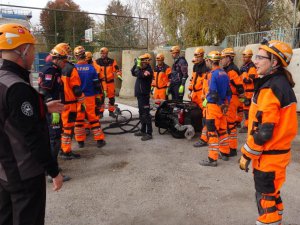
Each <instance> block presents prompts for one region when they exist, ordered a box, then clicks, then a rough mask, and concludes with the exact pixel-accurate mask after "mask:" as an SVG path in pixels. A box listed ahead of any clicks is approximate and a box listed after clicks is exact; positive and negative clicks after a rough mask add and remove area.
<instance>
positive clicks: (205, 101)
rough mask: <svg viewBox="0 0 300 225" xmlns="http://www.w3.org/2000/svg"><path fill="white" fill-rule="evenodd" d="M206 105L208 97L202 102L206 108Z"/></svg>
mask: <svg viewBox="0 0 300 225" xmlns="http://www.w3.org/2000/svg"><path fill="white" fill-rule="evenodd" d="M206 105H207V99H206V98H205V99H204V100H203V102H202V106H203V107H204V108H205V107H206Z"/></svg>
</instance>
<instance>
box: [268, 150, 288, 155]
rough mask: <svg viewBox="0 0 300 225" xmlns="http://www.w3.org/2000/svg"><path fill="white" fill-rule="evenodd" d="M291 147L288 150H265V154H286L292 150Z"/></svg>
mask: <svg viewBox="0 0 300 225" xmlns="http://www.w3.org/2000/svg"><path fill="white" fill-rule="evenodd" d="M290 150H291V149H288V150H268V151H263V152H262V154H263V155H281V154H286V153H288V152H289V151H290Z"/></svg>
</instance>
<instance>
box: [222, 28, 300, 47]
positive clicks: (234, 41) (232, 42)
mask: <svg viewBox="0 0 300 225" xmlns="http://www.w3.org/2000/svg"><path fill="white" fill-rule="evenodd" d="M264 38H267V39H268V40H280V41H284V42H286V43H290V44H291V45H292V46H293V47H294V48H299V45H300V28H299V27H298V28H294V29H277V30H270V31H263V32H254V33H245V34H237V35H229V36H226V37H225V40H224V42H223V43H222V45H223V47H240V46H246V45H249V44H258V43H260V42H261V41H262V40H263V39H264Z"/></svg>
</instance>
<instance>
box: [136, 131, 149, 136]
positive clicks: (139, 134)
mask: <svg viewBox="0 0 300 225" xmlns="http://www.w3.org/2000/svg"><path fill="white" fill-rule="evenodd" d="M145 135H146V133H144V132H142V131H137V132H135V133H134V136H137V137H142V136H145Z"/></svg>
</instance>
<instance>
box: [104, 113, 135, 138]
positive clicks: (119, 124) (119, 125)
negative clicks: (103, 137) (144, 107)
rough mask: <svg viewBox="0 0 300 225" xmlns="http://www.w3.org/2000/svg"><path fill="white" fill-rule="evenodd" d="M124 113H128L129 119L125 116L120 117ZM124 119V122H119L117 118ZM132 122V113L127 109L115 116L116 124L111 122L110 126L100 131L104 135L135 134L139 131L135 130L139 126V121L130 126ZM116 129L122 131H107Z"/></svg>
mask: <svg viewBox="0 0 300 225" xmlns="http://www.w3.org/2000/svg"><path fill="white" fill-rule="evenodd" d="M125 112H127V113H129V118H128V119H127V118H126V117H125V116H121V115H122V114H124V113H125ZM121 117H122V118H126V119H125V120H124V121H120V119H119V118H121ZM131 121H133V118H132V112H131V111H129V110H128V109H125V110H121V111H120V113H118V114H117V115H116V122H113V123H111V124H109V125H108V126H107V127H104V128H103V129H102V131H103V132H104V133H105V134H109V135H119V134H127V133H135V132H138V131H139V130H140V129H139V128H137V127H138V125H139V124H140V121H139V122H137V123H136V124H131V123H130V122H131ZM125 127H131V128H130V129H126V128H125ZM116 128H119V129H121V130H122V131H119V132H108V131H107V130H110V129H116Z"/></svg>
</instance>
